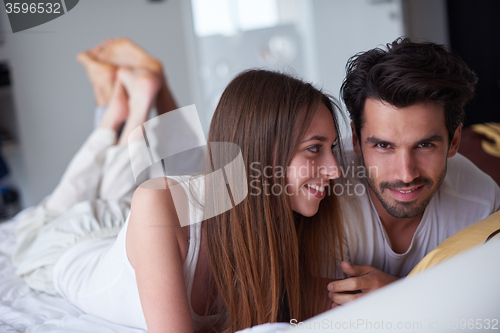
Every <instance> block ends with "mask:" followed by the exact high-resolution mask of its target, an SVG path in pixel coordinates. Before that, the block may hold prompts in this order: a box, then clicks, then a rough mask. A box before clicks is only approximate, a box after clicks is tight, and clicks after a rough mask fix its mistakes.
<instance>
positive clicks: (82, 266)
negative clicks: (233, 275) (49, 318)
mask: <svg viewBox="0 0 500 333" xmlns="http://www.w3.org/2000/svg"><path fill="white" fill-rule="evenodd" d="M127 227H128V219H127V221H126V222H125V225H124V227H123V228H122V230H121V231H120V233H119V234H118V237H117V238H114V237H113V238H106V239H92V240H88V241H85V242H82V243H80V244H78V245H76V246H73V247H72V248H71V249H69V250H68V251H66V253H64V255H63V256H62V257H61V259H60V260H59V261H58V262H57V264H56V265H55V268H54V283H55V288H56V290H57V292H58V293H59V294H60V295H62V296H63V297H64V298H66V299H67V300H69V301H70V302H71V303H72V304H74V305H76V306H77V307H78V308H80V309H81V310H83V311H84V312H86V313H88V314H92V315H96V316H100V317H102V318H104V319H106V320H109V321H110V322H114V323H118V324H120V325H125V326H129V327H135V328H141V329H144V330H146V329H147V327H146V321H145V319H144V314H143V312H142V308H141V303H140V299H139V292H138V289H137V283H136V279H135V271H134V268H133V267H132V265H131V264H130V262H129V260H128V257H127V253H126V246H125V242H126V234H127ZM200 240H201V224H200V223H197V224H193V225H191V226H190V242H189V248H188V253H187V256H186V260H185V262H184V266H183V270H184V278H185V280H186V290H187V293H188V299H189V301H190V304H191V290H192V284H193V278H194V273H195V270H196V264H197V262H198V254H199V251H200ZM191 315H192V318H193V325H195V326H196V325H197V324H198V322H199V321H200V320H201V319H202V317H201V316H198V315H197V314H196V313H194V311H193V310H192V308H191Z"/></svg>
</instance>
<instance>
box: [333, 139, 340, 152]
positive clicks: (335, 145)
mask: <svg viewBox="0 0 500 333" xmlns="http://www.w3.org/2000/svg"><path fill="white" fill-rule="evenodd" d="M338 144H339V143H338V142H337V141H335V142H334V143H333V145H332V152H333V150H334V149H335V148H336V147H337V146H338Z"/></svg>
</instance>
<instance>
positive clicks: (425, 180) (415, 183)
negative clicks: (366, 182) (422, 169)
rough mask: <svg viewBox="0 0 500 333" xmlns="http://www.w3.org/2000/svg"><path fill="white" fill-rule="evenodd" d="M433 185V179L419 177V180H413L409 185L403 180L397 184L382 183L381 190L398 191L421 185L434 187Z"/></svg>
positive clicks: (396, 182)
mask: <svg viewBox="0 0 500 333" xmlns="http://www.w3.org/2000/svg"><path fill="white" fill-rule="evenodd" d="M432 184H433V181H432V179H430V178H427V177H418V178H415V179H414V180H412V181H411V182H409V183H405V182H404V181H402V180H397V181H395V182H392V183H390V182H381V183H380V189H381V190H384V189H386V188H387V189H391V190H397V189H400V188H408V187H414V186H420V185H427V186H429V187H430V186H432Z"/></svg>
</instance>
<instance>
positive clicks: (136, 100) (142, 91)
mask: <svg viewBox="0 0 500 333" xmlns="http://www.w3.org/2000/svg"><path fill="white" fill-rule="evenodd" d="M117 80H118V81H119V82H120V83H121V84H122V86H123V88H124V89H125V91H126V92H127V95H128V108H129V110H130V111H129V116H128V118H127V121H126V123H125V126H124V128H123V132H122V134H121V135H120V138H119V140H118V145H127V144H128V142H129V136H130V134H131V133H132V132H133V131H134V130H135V129H136V128H137V127H139V126H142V124H144V123H145V122H146V121H147V119H148V114H149V112H150V110H151V108H152V106H153V105H154V101H155V99H156V97H157V94H158V91H159V90H160V86H161V78H160V77H158V75H157V74H156V73H153V72H150V71H147V70H142V69H136V70H131V69H126V68H120V70H119V71H118V77H117Z"/></svg>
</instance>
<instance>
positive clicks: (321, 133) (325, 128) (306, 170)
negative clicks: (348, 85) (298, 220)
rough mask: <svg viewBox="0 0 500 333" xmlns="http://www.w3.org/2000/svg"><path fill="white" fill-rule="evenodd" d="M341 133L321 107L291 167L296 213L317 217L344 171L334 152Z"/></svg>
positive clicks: (289, 176) (290, 189)
mask: <svg viewBox="0 0 500 333" xmlns="http://www.w3.org/2000/svg"><path fill="white" fill-rule="evenodd" d="M336 140H337V133H336V132H335V125H334V122H333V117H332V114H331V113H330V111H329V110H328V108H327V107H326V106H325V105H324V104H321V106H320V107H319V109H318V112H316V115H315V116H314V119H313V121H312V123H311V125H310V126H309V128H308V129H307V131H306V133H305V135H304V137H303V138H302V140H301V142H300V143H299V146H298V148H297V150H296V151H295V153H294V155H293V157H292V160H291V161H290V164H289V166H288V174H287V191H286V193H287V194H288V195H289V196H290V203H291V205H292V209H293V211H294V212H297V213H299V214H301V215H303V216H308V217H309V216H313V215H314V214H316V213H317V212H318V208H319V203H320V201H321V200H322V199H323V198H324V197H325V196H326V191H328V190H329V189H328V188H327V187H328V185H329V184H330V179H335V178H338V177H339V174H340V170H339V167H338V164H337V161H336V160H335V157H334V154H333V152H332V149H333V147H334V146H335V145H336Z"/></svg>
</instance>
